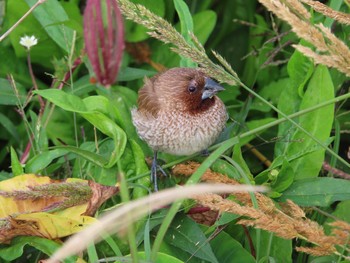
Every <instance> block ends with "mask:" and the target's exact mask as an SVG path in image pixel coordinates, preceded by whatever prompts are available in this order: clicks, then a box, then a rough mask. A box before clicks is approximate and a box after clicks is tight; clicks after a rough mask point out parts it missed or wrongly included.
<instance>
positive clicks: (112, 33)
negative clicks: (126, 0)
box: [84, 0, 124, 87]
mask: <svg viewBox="0 0 350 263" xmlns="http://www.w3.org/2000/svg"><path fill="white" fill-rule="evenodd" d="M84 39H85V47H86V53H87V55H88V57H89V60H90V62H91V65H92V69H93V70H94V73H95V75H96V79H97V81H98V82H99V83H100V84H102V85H103V86H106V87H108V86H110V85H112V84H113V83H114V82H115V80H116V78H117V75H118V71H119V67H120V63H121V60H122V55H123V50H124V27H123V18H122V15H121V12H120V9H119V7H118V4H117V1H116V0H88V1H87V4H86V8H85V11H84Z"/></svg>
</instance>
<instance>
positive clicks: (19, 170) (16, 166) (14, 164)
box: [11, 147, 23, 176]
mask: <svg viewBox="0 0 350 263" xmlns="http://www.w3.org/2000/svg"><path fill="white" fill-rule="evenodd" d="M11 168H12V173H13V175H14V176H17V175H21V174H23V167H22V165H21V163H20V162H19V160H18V157H17V154H16V151H15V149H13V148H12V147H11Z"/></svg>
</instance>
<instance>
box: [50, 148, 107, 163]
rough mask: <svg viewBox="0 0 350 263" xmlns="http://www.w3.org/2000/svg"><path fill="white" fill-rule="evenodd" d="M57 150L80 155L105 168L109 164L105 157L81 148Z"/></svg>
mask: <svg viewBox="0 0 350 263" xmlns="http://www.w3.org/2000/svg"><path fill="white" fill-rule="evenodd" d="M56 148H57V149H60V150H66V151H69V152H72V153H75V154H77V155H79V156H80V157H82V158H84V159H85V160H88V161H89V162H91V163H93V164H95V165H97V166H100V167H103V166H105V165H106V164H107V163H108V160H107V159H106V158H104V157H103V156H101V155H99V154H96V153H93V152H90V151H86V150H83V149H81V148H78V147H75V146H68V145H67V146H56Z"/></svg>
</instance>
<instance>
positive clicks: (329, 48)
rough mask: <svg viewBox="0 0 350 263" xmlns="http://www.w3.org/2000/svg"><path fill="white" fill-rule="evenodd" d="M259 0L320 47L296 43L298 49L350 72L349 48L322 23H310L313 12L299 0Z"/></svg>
mask: <svg viewBox="0 0 350 263" xmlns="http://www.w3.org/2000/svg"><path fill="white" fill-rule="evenodd" d="M302 1H305V0H302ZM259 2H260V3H262V4H263V5H264V6H265V7H266V8H267V9H268V10H269V11H271V12H273V13H274V14H275V15H276V16H277V17H279V18H280V19H282V20H284V21H286V22H287V23H288V24H289V25H290V26H291V27H292V30H293V32H295V33H296V34H297V35H298V36H299V37H300V38H302V39H304V40H306V41H307V42H309V43H310V44H312V45H313V46H314V47H315V49H316V50H315V51H313V50H312V49H311V48H308V47H305V46H303V45H295V46H294V47H295V48H296V49H297V50H299V51H300V52H302V53H303V54H304V55H306V56H308V57H310V58H312V59H314V61H315V63H317V64H323V65H326V66H328V67H332V68H336V69H338V70H339V71H340V72H343V73H344V74H346V75H348V76H350V50H349V48H348V47H347V46H346V45H345V44H344V43H343V42H342V41H341V40H340V39H338V38H337V37H336V36H335V35H334V34H333V33H332V32H331V31H330V30H329V29H328V28H326V27H325V26H323V25H322V24H318V25H313V24H312V23H310V22H309V18H310V14H309V13H308V11H307V10H306V8H305V7H304V6H303V5H302V4H301V3H300V2H299V1H298V0H284V1H283V0H259ZM311 2H314V1H311Z"/></svg>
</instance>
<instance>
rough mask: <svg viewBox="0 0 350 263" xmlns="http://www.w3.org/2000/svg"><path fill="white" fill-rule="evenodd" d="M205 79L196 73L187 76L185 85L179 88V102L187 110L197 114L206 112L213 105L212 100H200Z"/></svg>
mask: <svg viewBox="0 0 350 263" xmlns="http://www.w3.org/2000/svg"><path fill="white" fill-rule="evenodd" d="M206 79H207V77H206V76H205V75H204V74H203V73H202V72H198V73H197V74H193V75H191V76H188V79H187V81H186V83H184V84H183V85H182V87H181V100H182V101H183V102H184V104H185V105H186V108H187V110H189V111H190V112H192V113H198V112H201V111H203V110H206V109H207V108H208V107H210V105H212V104H213V103H214V98H205V99H202V97H203V93H204V87H205V83H206Z"/></svg>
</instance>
